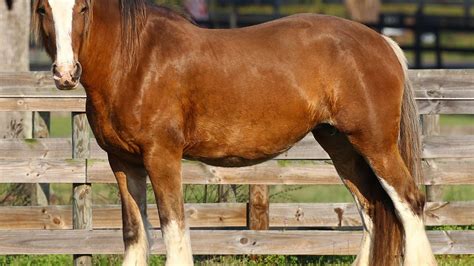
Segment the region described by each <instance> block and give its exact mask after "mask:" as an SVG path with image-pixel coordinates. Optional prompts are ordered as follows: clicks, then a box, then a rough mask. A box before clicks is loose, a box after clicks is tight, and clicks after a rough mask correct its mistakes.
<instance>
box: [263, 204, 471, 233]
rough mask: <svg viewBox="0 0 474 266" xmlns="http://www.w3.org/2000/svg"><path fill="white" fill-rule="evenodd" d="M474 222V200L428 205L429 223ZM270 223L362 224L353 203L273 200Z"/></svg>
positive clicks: (427, 223)
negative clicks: (279, 201) (284, 201)
mask: <svg viewBox="0 0 474 266" xmlns="http://www.w3.org/2000/svg"><path fill="white" fill-rule="evenodd" d="M340 214H342V215H340ZM473 221H474V203H473V202H428V203H427V206H426V208H425V223H426V225H429V226H435V225H470V224H472V222H473ZM270 226H271V227H313V226H329V227H340V226H362V224H361V221H360V216H359V213H358V212H357V208H356V206H355V204H353V203H272V204H270Z"/></svg>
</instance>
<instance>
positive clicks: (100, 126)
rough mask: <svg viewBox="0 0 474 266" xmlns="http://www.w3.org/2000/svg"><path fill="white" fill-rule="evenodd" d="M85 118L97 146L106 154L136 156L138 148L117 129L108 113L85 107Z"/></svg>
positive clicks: (126, 135)
mask: <svg viewBox="0 0 474 266" xmlns="http://www.w3.org/2000/svg"><path fill="white" fill-rule="evenodd" d="M87 117H88V119H89V123H90V125H91V129H92V132H93V133H94V136H95V138H96V140H97V144H99V146H100V147H101V148H102V149H103V150H105V151H106V152H107V153H113V154H116V155H118V154H120V155H130V156H135V155H138V150H139V149H138V147H137V146H136V145H135V144H134V143H133V141H130V137H128V134H126V133H125V132H121V130H119V129H117V126H116V125H114V124H113V123H112V121H111V119H110V115H109V114H108V113H106V112H99V111H97V110H96V109H95V108H94V107H93V106H87Z"/></svg>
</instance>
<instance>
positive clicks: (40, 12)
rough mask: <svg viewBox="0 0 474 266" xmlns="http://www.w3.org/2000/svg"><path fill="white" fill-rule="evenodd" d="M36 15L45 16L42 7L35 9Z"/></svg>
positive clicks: (44, 10)
mask: <svg viewBox="0 0 474 266" xmlns="http://www.w3.org/2000/svg"><path fill="white" fill-rule="evenodd" d="M36 13H38V14H40V15H41V16H44V15H46V9H44V7H38V9H36Z"/></svg>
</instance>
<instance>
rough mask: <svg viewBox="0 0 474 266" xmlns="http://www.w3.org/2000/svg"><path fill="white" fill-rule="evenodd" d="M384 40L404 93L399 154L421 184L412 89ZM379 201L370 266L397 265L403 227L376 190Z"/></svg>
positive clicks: (400, 54) (392, 44) (403, 60)
mask: <svg viewBox="0 0 474 266" xmlns="http://www.w3.org/2000/svg"><path fill="white" fill-rule="evenodd" d="M384 38H385V40H386V41H387V43H388V44H389V45H390V47H391V48H392V50H393V51H394V53H395V54H396V56H397V58H398V61H399V62H400V64H401V66H402V68H403V72H404V79H405V82H404V83H405V84H404V92H403V100H402V107H401V119H400V133H399V134H400V135H399V142H398V145H399V150H400V153H401V156H402V158H403V160H404V162H405V164H406V166H407V167H408V169H409V171H410V173H411V176H412V177H413V179H414V180H415V182H421V181H422V174H421V160H420V157H421V142H420V137H419V130H420V129H419V124H418V123H419V122H418V111H417V108H416V104H415V98H414V92H413V87H412V85H411V83H410V81H409V79H408V71H407V69H408V67H407V62H406V58H405V55H404V54H403V51H402V50H401V49H400V47H399V46H398V44H397V43H395V42H394V41H393V40H391V39H390V38H388V37H385V36H384ZM377 193H379V197H378V198H379V200H377V201H376V202H375V206H374V208H375V210H374V217H373V219H374V221H373V224H374V231H375V232H379V233H375V234H374V236H373V237H374V249H373V260H372V265H399V264H400V263H401V261H402V257H401V254H402V253H403V244H404V240H403V239H404V238H403V227H402V225H401V223H400V221H399V219H398V218H397V216H396V212H395V208H394V206H393V202H392V201H391V199H390V198H389V196H388V194H387V193H385V191H383V189H382V187H381V186H380V191H378V192H377Z"/></svg>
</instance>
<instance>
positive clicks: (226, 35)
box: [33, 0, 436, 265]
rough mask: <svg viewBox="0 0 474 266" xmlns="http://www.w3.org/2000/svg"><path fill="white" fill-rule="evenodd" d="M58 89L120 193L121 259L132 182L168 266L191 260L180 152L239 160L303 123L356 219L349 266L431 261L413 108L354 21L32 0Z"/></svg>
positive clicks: (262, 154) (144, 240) (133, 246)
mask: <svg viewBox="0 0 474 266" xmlns="http://www.w3.org/2000/svg"><path fill="white" fill-rule="evenodd" d="M33 8H34V9H33V10H34V12H33V21H34V26H35V30H36V33H37V35H38V36H39V37H40V38H41V39H42V40H43V44H44V46H45V48H46V50H47V52H48V53H49V55H50V56H51V58H52V60H53V61H54V63H53V69H52V71H53V77H54V79H55V81H56V85H57V87H58V88H59V89H62V90H69V89H73V88H75V87H76V86H77V85H78V84H79V80H80V81H81V83H82V84H83V86H84V88H85V90H86V93H87V116H88V118H89V122H90V124H91V127H92V130H93V132H94V135H95V137H96V138H97V142H98V143H99V145H100V146H101V147H102V148H103V149H104V150H105V151H106V152H107V153H108V157H109V161H110V166H111V168H112V170H113V172H114V174H115V177H116V179H117V183H118V186H119V189H120V195H121V199H122V217H123V240H124V243H125V261H124V264H126V265H144V264H146V263H147V256H148V249H149V246H150V242H149V239H148V235H147V228H148V223H147V220H146V217H147V214H146V197H145V187H146V177H147V176H149V178H150V180H151V183H152V186H153V190H154V194H155V198H156V202H157V205H158V210H159V217H160V222H161V230H162V233H163V239H164V243H165V245H166V256H167V264H168V265H179V264H187V265H190V264H192V263H193V258H192V251H191V242H190V238H189V229H188V228H187V227H186V223H185V219H184V208H183V198H182V178H181V161H182V159H183V158H186V159H192V160H199V161H202V162H204V163H207V164H210V165H215V166H226V167H239V166H248V165H253V164H256V163H260V162H263V161H265V160H268V159H270V158H273V157H275V156H277V155H278V154H281V153H282V152H284V151H286V150H288V149H289V148H290V147H291V146H292V145H293V144H295V143H296V142H297V141H298V140H300V139H302V138H303V137H304V136H305V135H306V134H308V133H309V132H311V133H312V134H313V135H314V137H315V138H316V140H317V141H318V142H319V143H320V144H321V146H322V147H323V148H324V149H325V150H326V151H327V152H328V153H329V155H330V157H331V158H332V160H333V161H334V165H335V167H336V169H337V171H338V173H339V175H340V177H341V178H342V180H343V182H344V184H345V185H346V186H347V188H348V189H349V190H350V192H351V193H352V195H353V196H354V198H355V202H356V203H357V206H358V208H359V212H360V214H361V218H362V220H363V224H364V236H363V240H362V244H361V250H360V252H359V254H358V256H357V258H356V261H355V264H357V265H393V264H399V263H402V262H403V263H404V264H405V265H434V264H436V261H435V259H434V256H433V254H432V251H431V248H430V243H429V241H428V239H427V237H426V233H425V230H424V224H423V218H422V215H423V206H424V202H425V201H424V196H423V195H422V193H421V192H420V191H419V190H418V188H417V183H416V182H417V180H420V179H421V171H420V167H421V163H420V140H419V131H418V115H417V110H416V106H415V101H414V98H413V90H412V88H411V86H410V83H409V81H408V78H407V64H406V60H405V57H404V55H403V52H402V51H401V49H400V48H399V47H398V45H397V44H396V43H395V42H393V41H392V40H390V39H388V38H386V37H384V36H381V35H380V34H378V33H376V32H375V31H373V30H371V29H369V28H367V27H365V26H363V25H361V24H358V23H355V22H351V21H347V20H344V19H340V18H335V17H331V16H321V15H310V14H301V15H295V16H290V17H286V18H283V19H279V20H275V21H272V22H269V23H264V24H261V25H258V26H253V27H248V28H242V29H232V30H210V29H203V28H199V27H197V26H196V25H194V24H193V23H192V22H190V21H189V20H187V19H186V18H184V17H183V16H180V15H179V14H177V13H175V12H174V11H171V10H169V9H166V8H164V7H159V6H156V5H153V4H148V3H146V2H145V0H100V1H95V0H36V1H34V3H33Z"/></svg>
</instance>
